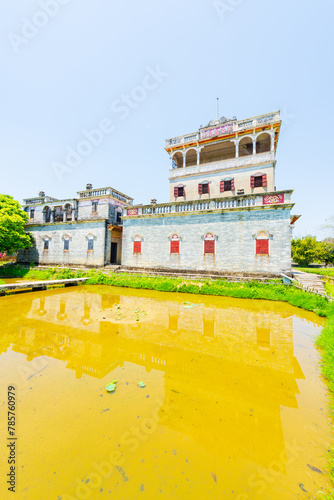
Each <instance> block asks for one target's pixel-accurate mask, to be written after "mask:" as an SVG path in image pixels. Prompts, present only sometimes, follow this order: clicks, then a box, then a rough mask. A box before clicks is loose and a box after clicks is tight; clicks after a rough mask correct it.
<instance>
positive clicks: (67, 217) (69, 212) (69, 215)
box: [64, 203, 72, 221]
mask: <svg viewBox="0 0 334 500" xmlns="http://www.w3.org/2000/svg"><path fill="white" fill-rule="evenodd" d="M64 212H65V214H66V215H65V220H66V221H70V220H72V205H70V204H69V203H67V204H66V205H65V206H64Z"/></svg>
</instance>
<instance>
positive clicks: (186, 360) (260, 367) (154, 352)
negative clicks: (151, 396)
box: [13, 288, 303, 465]
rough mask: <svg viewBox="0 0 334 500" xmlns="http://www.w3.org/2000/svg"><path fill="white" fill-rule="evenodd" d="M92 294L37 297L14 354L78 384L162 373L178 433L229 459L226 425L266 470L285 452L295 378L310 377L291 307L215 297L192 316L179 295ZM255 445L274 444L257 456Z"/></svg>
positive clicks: (80, 291) (82, 291)
mask: <svg viewBox="0 0 334 500" xmlns="http://www.w3.org/2000/svg"><path fill="white" fill-rule="evenodd" d="M88 290H89V289H88V288H82V289H77V290H76V291H67V290H62V291H53V292H52V293H48V294H43V297H41V298H36V299H33V300H32V303H31V309H30V312H29V313H28V314H27V315H26V316H25V317H24V318H23V319H21V320H20V323H21V329H20V331H19V333H18V336H17V340H16V341H15V342H14V345H13V350H14V351H16V352H21V353H24V354H26V355H27V359H28V360H31V359H33V358H35V357H38V356H41V355H46V356H48V357H52V358H55V359H58V360H61V361H64V362H66V363H67V364H66V367H67V368H69V369H71V370H74V371H75V373H76V376H77V377H81V376H82V375H83V374H86V375H90V376H93V377H96V378H103V377H105V376H106V375H107V374H109V373H110V372H111V371H112V370H113V369H114V368H116V367H117V366H123V365H124V363H125V362H130V363H134V364H137V365H141V366H144V367H145V369H146V370H147V371H150V370H152V369H155V370H160V371H162V372H164V377H165V391H164V394H165V396H164V397H165V403H166V404H168V405H172V404H175V403H177V407H178V408H179V410H176V411H174V413H173V415H172V416H171V419H170V420H168V422H166V424H165V425H167V426H169V427H170V428H171V429H173V430H177V431H180V432H182V433H185V434H187V435H188V436H189V437H190V438H192V439H196V440H197V441H200V443H201V445H202V446H203V447H204V448H205V449H207V450H211V451H213V452H214V453H217V454H218V455H219V456H224V454H226V453H229V455H231V453H232V454H233V444H231V442H230V441H229V436H226V440H222V439H221V436H220V437H219V439H217V438H216V437H215V435H214V432H212V430H213V429H215V428H220V429H221V425H224V426H225V427H226V429H229V432H232V433H233V435H236V436H238V435H240V436H241V435H242V440H243V442H242V445H240V442H239V444H238V446H241V448H242V454H243V456H244V458H245V459H250V460H252V461H253V462H258V463H260V464H262V465H266V464H268V461H270V460H272V459H273V458H275V456H277V454H278V453H279V452H280V451H281V450H282V449H284V436H283V432H282V425H281V419H280V408H281V406H286V407H289V408H297V407H298V406H297V400H296V394H298V393H299V390H298V385H297V381H296V380H297V379H301V378H303V373H302V371H301V369H300V366H299V364H298V361H297V360H296V358H295V357H294V354H293V323H292V316H291V309H289V308H287V309H286V308H283V307H282V310H280V309H279V308H278V306H277V305H276V304H271V303H263V302H261V303H260V302H250V301H245V302H243V303H242V304H244V307H238V305H236V303H235V300H230V299H219V298H214V297H210V298H203V297H200V298H199V297H196V298H195V297H194V301H195V300H196V301H197V302H198V303H199V299H200V300H203V301H204V304H203V305H197V306H195V307H193V306H192V305H190V306H187V307H189V308H185V305H184V304H183V300H182V296H181V297H180V296H175V300H161V299H160V298H159V299H158V298H152V297H150V293H146V292H141V293H142V294H143V295H144V296H140V295H139V292H135V291H126V292H124V295H122V296H119V295H115V294H113V293H111V292H109V291H106V292H103V293H96V292H95V289H94V292H90V291H88ZM96 290H97V291H98V292H99V290H98V289H96ZM100 291H101V290H100ZM139 304H140V314H141V316H140V319H139V321H136V315H137V314H138V313H135V311H138V307H139V306H138V305H139ZM119 311H121V312H122V319H120V320H119V321H118V320H117V319H116V318H117V317H118V316H117V315H118V314H120V313H119ZM284 311H286V312H284ZM162 408H163V407H162ZM217 408H219V409H220V410H221V411H217ZM258 442H261V443H263V442H266V443H269V442H270V446H266V447H265V448H264V449H263V450H261V453H259V452H258V449H257V443H258ZM231 450H232V451H231ZM254 450H257V451H256V452H255V451H254ZM239 451H240V450H239ZM253 453H255V454H256V456H252V454H253Z"/></svg>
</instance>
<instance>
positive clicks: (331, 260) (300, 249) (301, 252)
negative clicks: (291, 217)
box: [291, 236, 334, 266]
mask: <svg viewBox="0 0 334 500" xmlns="http://www.w3.org/2000/svg"><path fill="white" fill-rule="evenodd" d="M291 255H292V259H293V261H294V262H297V264H299V265H300V266H308V265H309V264H312V262H318V263H320V264H321V263H325V264H326V265H328V264H334V242H333V241H332V239H331V238H328V239H326V240H324V241H317V239H316V238H315V237H314V236H306V237H305V238H297V239H296V240H292V241H291Z"/></svg>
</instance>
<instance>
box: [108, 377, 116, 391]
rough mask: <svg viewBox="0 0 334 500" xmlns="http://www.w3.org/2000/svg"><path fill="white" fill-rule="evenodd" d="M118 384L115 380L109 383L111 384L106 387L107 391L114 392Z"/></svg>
mask: <svg viewBox="0 0 334 500" xmlns="http://www.w3.org/2000/svg"><path fill="white" fill-rule="evenodd" d="M115 384H117V380H116V379H114V380H112V381H111V382H109V384H107V385H106V389H107V391H108V392H114V390H115V389H116V385H115Z"/></svg>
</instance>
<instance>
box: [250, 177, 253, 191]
mask: <svg viewBox="0 0 334 500" xmlns="http://www.w3.org/2000/svg"><path fill="white" fill-rule="evenodd" d="M250 186H251V188H253V187H254V175H251V178H250Z"/></svg>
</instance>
